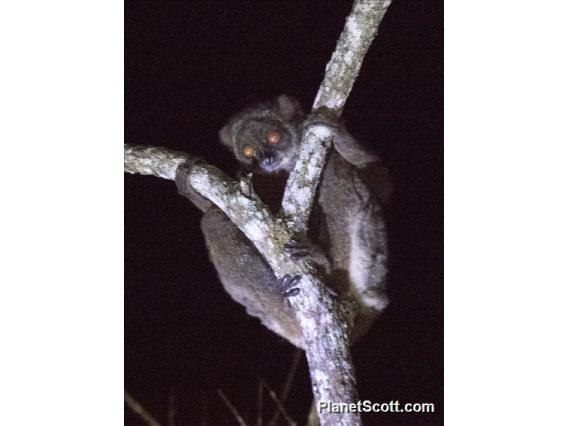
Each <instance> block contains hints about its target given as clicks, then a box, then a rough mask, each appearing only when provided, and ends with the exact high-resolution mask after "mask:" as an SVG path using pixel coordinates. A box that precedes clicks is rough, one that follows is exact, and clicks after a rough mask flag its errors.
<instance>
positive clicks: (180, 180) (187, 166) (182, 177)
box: [175, 157, 205, 194]
mask: <svg viewBox="0 0 568 426" xmlns="http://www.w3.org/2000/svg"><path fill="white" fill-rule="evenodd" d="M200 163H205V161H204V160H202V159H201V158H199V157H192V158H190V159H188V160H187V161H186V162H185V163H181V164H180V165H179V166H178V167H177V169H176V178H175V182H176V186H177V189H178V192H179V193H180V194H186V193H188V192H189V188H190V185H189V182H188V181H187V177H188V176H189V174H190V173H191V169H193V166H195V165H196V164H200Z"/></svg>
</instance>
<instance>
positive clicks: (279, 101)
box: [176, 95, 390, 347]
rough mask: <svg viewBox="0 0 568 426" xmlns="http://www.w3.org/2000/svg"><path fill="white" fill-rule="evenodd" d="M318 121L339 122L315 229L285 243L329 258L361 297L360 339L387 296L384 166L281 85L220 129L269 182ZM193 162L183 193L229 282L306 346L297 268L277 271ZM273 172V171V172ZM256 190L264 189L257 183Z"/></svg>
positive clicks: (272, 185) (336, 276) (334, 283)
mask: <svg viewBox="0 0 568 426" xmlns="http://www.w3.org/2000/svg"><path fill="white" fill-rule="evenodd" d="M314 125H325V126H327V127H328V128H329V129H331V130H332V131H333V147H334V149H333V150H331V152H330V155H329V156H328V159H327V163H326V166H325V168H324V171H323V175H322V178H321V182H320V185H319V189H318V196H317V202H316V203H315V205H314V207H313V211H312V217H311V218H310V224H309V232H308V238H295V239H292V240H291V241H290V242H288V243H287V244H285V246H284V250H285V251H286V252H287V253H288V254H289V255H290V257H291V259H292V260H294V261H299V260H302V261H304V260H309V261H312V262H313V264H315V266H316V267H319V268H321V270H322V272H323V273H324V276H325V281H326V284H327V285H329V286H330V288H332V289H333V290H335V291H336V292H337V293H339V294H340V297H349V298H352V299H353V300H355V301H356V302H357V306H358V311H357V316H356V319H355V325H354V328H353V331H352V335H351V337H352V339H356V338H357V337H358V336H360V335H361V334H362V333H364V332H365V331H366V330H367V329H368V327H369V326H370V324H371V323H372V321H373V320H374V319H375V318H376V316H377V315H378V314H379V313H380V312H381V311H382V310H383V309H385V307H386V306H387V303H388V301H387V298H386V295H385V275H386V260H387V247H386V235H385V226H384V222H383V219H382V210H383V206H384V204H385V202H386V200H387V199H388V196H389V194H390V183H389V180H388V177H387V173H386V170H385V169H384V167H382V166H381V164H380V162H379V159H378V158H377V157H376V156H374V155H373V154H371V153H369V152H367V151H366V150H365V149H363V148H362V147H361V146H360V145H359V144H358V143H357V142H356V141H355V140H354V139H353V137H352V136H351V135H350V134H349V133H347V131H346V130H345V128H344V126H343V125H342V124H337V123H336V122H334V121H333V120H329V119H323V120H322V116H310V117H307V118H306V116H305V114H304V112H303V111H302V108H301V107H300V105H299V103H298V101H297V100H295V99H293V98H291V97H288V96H286V95H281V96H279V97H278V98H276V99H274V100H272V101H269V102H264V103H260V104H257V105H254V106H252V107H250V108H247V109H245V110H243V111H242V112H240V113H238V114H236V115H235V116H234V117H232V118H231V119H230V120H229V122H228V123H227V125H225V127H223V128H222V129H221V130H220V132H219V136H220V139H221V142H222V143H223V144H224V145H226V146H227V147H228V148H229V149H230V150H231V151H232V152H233V154H234V155H235V157H236V158H237V160H238V161H239V163H240V164H241V165H242V167H243V168H244V169H246V170H248V171H252V172H253V182H254V179H255V178H256V177H262V176H264V179H265V180H264V182H263V183H264V185H266V184H267V183H268V192H269V193H274V192H275V191H276V190H277V188H276V186H277V185H281V183H280V181H279V180H278V176H281V175H284V176H287V173H288V172H290V170H291V169H292V168H293V166H294V163H295V161H296V156H297V153H298V149H299V145H300V142H301V140H302V134H303V132H304V131H306V129H308V128H310V127H311V126H314ZM193 164H194V163H189V164H186V165H183V166H180V167H179V168H178V171H177V175H176V184H177V186H178V190H179V192H180V194H182V195H184V196H185V197H187V198H189V199H190V200H191V201H192V202H193V203H194V204H195V205H197V207H199V208H200V209H201V210H202V211H203V212H204V215H203V218H202V220H201V229H202V231H203V234H204V236H205V241H206V244H207V248H208V250H209V256H210V258H211V261H212V262H213V264H214V265H215V268H216V269H217V272H218V274H219V278H220V279H221V282H222V283H223V286H224V287H225V289H226V291H227V292H228V293H229V294H230V295H231V297H232V298H233V299H235V300H236V301H237V302H239V303H240V304H242V305H244V306H245V308H246V310H247V312H248V313H249V314H250V315H253V316H256V317H258V318H260V320H261V321H262V323H263V324H264V325H265V326H266V327H268V328H269V329H271V330H272V331H274V332H276V333H278V334H279V335H281V336H282V337H284V338H286V339H287V340H289V341H290V342H291V343H293V344H294V345H296V346H299V347H303V342H302V334H301V331H300V329H299V327H298V324H297V323H296V319H295V316H294V312H293V311H292V308H291V307H290V304H289V303H287V297H289V294H288V295H286V294H285V292H284V291H283V290H282V289H283V287H285V286H289V285H290V284H293V282H292V283H291V281H293V280H294V279H291V278H290V277H285V278H284V279H283V280H280V281H278V280H277V279H276V277H275V276H274V274H273V272H272V270H271V268H270V267H269V266H268V264H267V263H266V261H265V260H264V258H263V257H262V256H261V255H260V254H259V252H258V251H257V249H256V248H255V247H254V246H253V245H252V244H251V243H250V242H249V240H248V239H247V238H246V237H245V236H244V235H243V234H242V233H241V231H240V230H239V229H238V228H237V227H236V226H235V225H233V223H232V222H231V221H230V220H229V219H228V218H227V216H225V214H224V213H223V212H221V211H220V210H219V209H218V208H216V207H215V206H213V205H212V204H211V203H210V202H209V201H207V200H206V199H205V198H203V197H202V196H200V195H199V194H197V193H196V192H195V191H194V190H193V189H192V188H191V186H190V185H189V183H188V179H187V177H188V174H189V173H190V171H191V167H192V165H193ZM266 176H268V177H266ZM254 188H255V190H256V192H257V193H258V194H259V195H260V196H261V198H263V193H262V192H261V191H260V190H259V188H258V187H257V185H256V183H255V187H254Z"/></svg>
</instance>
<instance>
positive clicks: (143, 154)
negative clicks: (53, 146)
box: [125, 0, 390, 425]
mask: <svg viewBox="0 0 568 426" xmlns="http://www.w3.org/2000/svg"><path fill="white" fill-rule="evenodd" d="M389 4H390V0H383V1H381V0H359V1H355V3H354V6H353V10H352V11H351V14H350V16H349V17H348V18H347V22H346V25H345V29H344V30H343V33H342V34H341V36H340V39H339V41H338V43H337V47H336V49H335V52H334V53H333V56H332V58H331V60H330V62H329V63H328V65H327V67H326V74H325V78H324V80H323V82H322V84H321V86H320V89H319V92H318V95H317V97H316V100H315V102H314V110H316V109H317V110H325V111H327V112H328V113H331V114H335V115H337V116H339V115H340V114H341V111H342V109H343V107H344V105H345V102H346V100H347V96H348V95H349V93H350V91H351V88H352V87H353V84H354V81H355V79H356V78H357V75H358V74H359V70H360V67H361V64H362V61H363V58H364V55H365V53H366V52H367V49H368V48H369V45H370V44H371V42H372V40H373V38H374V37H375V35H376V32H377V28H378V25H379V23H380V20H381V19H382V17H383V15H384V13H385V12H386V9H387V7H388V5H389ZM330 136H331V135H329V134H326V133H325V132H323V131H319V130H317V131H314V132H310V133H308V134H307V135H305V137H304V141H303V144H302V148H301V151H300V154H299V160H298V161H297V163H296V165H295V168H294V170H293V171H292V173H291V174H290V177H289V179H288V183H287V187H286V191H285V194H284V199H283V203H282V212H281V214H279V215H277V216H274V215H271V214H270V212H269V211H268V209H267V208H266V206H264V204H263V203H262V201H261V200H260V199H259V198H258V197H257V196H256V195H255V194H254V193H253V194H245V193H243V191H242V190H241V189H242V187H241V185H240V184H239V183H238V182H236V181H234V180H232V179H230V178H228V177H227V176H226V175H224V174H223V173H222V172H221V171H219V170H218V169H216V168H215V167H212V166H203V165H196V166H195V167H194V168H193V171H192V174H191V176H190V182H191V185H192V186H193V187H194V188H195V189H196V190H197V191H198V192H199V193H200V194H202V195H203V196H205V197H207V198H208V199H209V200H211V201H212V202H213V203H214V204H216V205H217V206H218V207H219V208H220V209H221V210H223V212H224V213H225V214H227V216H228V217H229V218H230V219H231V220H232V221H233V222H234V223H235V225H236V226H238V227H239V229H241V231H243V233H244V234H245V235H246V236H247V237H248V238H249V239H250V240H251V241H252V242H253V243H254V244H255V246H256V247H257V249H258V250H259V252H260V253H262V254H263V256H264V257H265V258H266V260H267V261H268V263H269V265H270V266H271V267H272V269H273V270H274V272H275V274H276V276H277V277H278V278H280V277H282V276H283V275H285V274H290V275H301V276H302V280H301V283H300V284H299V287H300V289H301V292H300V294H299V295H298V296H296V297H292V298H291V299H290V302H291V303H292V305H293V307H294V308H295V309H296V316H297V319H298V321H299V323H300V325H301V327H302V332H303V335H304V340H305V347H306V357H307V360H308V365H309V368H310V376H311V380H312V386H313V391H314V402H315V403H316V404H317V403H318V402H320V401H323V402H336V403H338V402H342V403H351V402H356V401H357V392H356V385H355V374H354V368H353V364H352V362H351V355H350V352H349V342H348V329H349V328H350V326H351V323H352V309H350V307H349V306H346V305H344V304H339V303H338V302H337V301H336V300H335V299H334V298H333V296H332V295H331V294H330V293H329V292H328V291H327V290H326V288H325V286H324V285H323V284H322V282H321V280H320V279H319V277H317V276H316V275H314V273H313V271H311V270H309V269H308V268H306V267H305V266H303V265H301V264H296V263H293V262H290V260H289V258H288V256H287V255H286V254H285V253H284V252H283V250H282V246H283V244H284V243H285V242H287V241H288V239H289V238H290V237H291V236H292V235H293V234H294V233H295V232H298V231H305V230H306V226H307V222H308V217H309V214H310V211H311V206H312V203H313V199H314V196H315V193H316V189H317V184H318V182H319V178H320V176H321V172H322V169H323V166H324V164H325V158H326V155H327V152H328V150H329V148H330V145H331V144H330ZM188 158H189V155H187V154H184V153H181V152H178V151H173V150H168V149H164V148H158V147H141V146H132V145H127V146H125V171H126V172H129V173H139V174H151V175H155V176H158V177H162V178H165V179H170V180H173V179H174V176H175V170H176V168H177V166H178V165H179V164H181V163H183V162H184V161H186V159H188ZM320 420H321V423H322V424H323V425H358V424H361V418H360V415H359V414H358V413H343V414H334V413H326V412H324V413H320Z"/></svg>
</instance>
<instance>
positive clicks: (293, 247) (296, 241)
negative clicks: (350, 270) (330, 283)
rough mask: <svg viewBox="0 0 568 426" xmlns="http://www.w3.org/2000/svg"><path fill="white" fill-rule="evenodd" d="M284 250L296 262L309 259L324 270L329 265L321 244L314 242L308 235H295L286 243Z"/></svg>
mask: <svg viewBox="0 0 568 426" xmlns="http://www.w3.org/2000/svg"><path fill="white" fill-rule="evenodd" d="M283 249H284V252H285V253H287V254H288V255H289V256H290V259H292V260H293V261H295V262H298V261H309V262H312V263H313V264H315V265H316V266H318V267H323V268H324V270H326V269H327V267H328V266H329V262H328V260H327V257H326V255H325V253H324V252H323V250H322V249H321V247H320V246H318V245H317V244H314V243H312V242H311V241H310V240H309V239H308V238H307V237H304V236H302V235H295V236H293V237H292V238H290V240H289V241H288V242H287V243H285V244H284V247H283Z"/></svg>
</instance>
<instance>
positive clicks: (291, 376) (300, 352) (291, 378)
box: [268, 348, 304, 426]
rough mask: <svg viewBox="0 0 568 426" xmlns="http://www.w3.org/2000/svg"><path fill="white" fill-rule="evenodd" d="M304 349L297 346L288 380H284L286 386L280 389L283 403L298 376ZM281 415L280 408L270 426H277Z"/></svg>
mask: <svg viewBox="0 0 568 426" xmlns="http://www.w3.org/2000/svg"><path fill="white" fill-rule="evenodd" d="M303 354H304V351H303V350H301V349H299V348H296V351H295V352H294V358H293V359H292V364H290V369H289V370H288V376H287V377H286V381H285V382H284V386H282V390H281V391H280V401H281V402H282V404H285V403H286V400H287V399H288V394H289V393H290V389H291V387H292V382H293V381H294V377H296V371H297V370H298V364H299V363H300V359H301V358H302V355H303ZM279 417H280V410H276V411H275V412H274V415H273V416H272V418H271V419H270V422H268V426H275V425H276V422H277V421H278V418H279Z"/></svg>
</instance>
